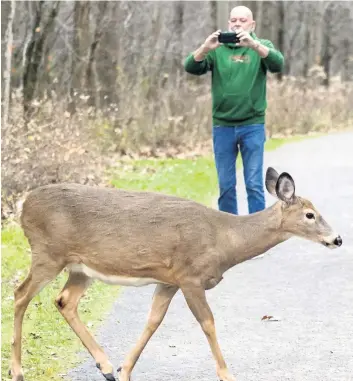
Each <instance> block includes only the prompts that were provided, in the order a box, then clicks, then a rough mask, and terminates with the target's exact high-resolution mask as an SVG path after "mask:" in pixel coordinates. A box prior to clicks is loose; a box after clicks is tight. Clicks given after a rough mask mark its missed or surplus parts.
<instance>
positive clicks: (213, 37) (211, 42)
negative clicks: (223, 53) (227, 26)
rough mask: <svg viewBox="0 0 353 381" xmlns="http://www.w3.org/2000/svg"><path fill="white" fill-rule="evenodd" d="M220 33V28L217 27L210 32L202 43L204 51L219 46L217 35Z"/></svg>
mask: <svg viewBox="0 0 353 381" xmlns="http://www.w3.org/2000/svg"><path fill="white" fill-rule="evenodd" d="M220 34H221V30H220V29H218V30H217V31H215V32H213V33H212V34H210V35H209V36H208V37H207V38H206V40H205V42H204V43H203V44H202V47H203V49H204V50H205V51H206V52H209V51H210V50H214V49H216V48H218V47H219V46H221V45H222V44H221V43H220V42H219V41H218V36H219V35H220Z"/></svg>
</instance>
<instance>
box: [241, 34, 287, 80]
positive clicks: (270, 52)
mask: <svg viewBox="0 0 353 381" xmlns="http://www.w3.org/2000/svg"><path fill="white" fill-rule="evenodd" d="M238 37H239V39H240V41H239V43H237V45H238V46H247V47H249V48H251V49H253V50H255V51H256V52H257V53H258V54H259V56H260V57H261V58H262V61H263V63H264V64H265V66H266V68H267V69H268V70H269V71H270V72H272V73H278V72H281V71H282V70H283V67H284V57H283V54H282V53H281V52H280V51H279V50H277V49H275V47H274V45H273V44H272V42H271V41H268V40H258V39H257V38H256V39H254V38H253V37H252V36H251V35H250V33H249V32H247V31H245V30H241V31H239V32H238Z"/></svg>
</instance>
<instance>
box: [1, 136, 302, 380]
mask: <svg viewBox="0 0 353 381" xmlns="http://www.w3.org/2000/svg"><path fill="white" fill-rule="evenodd" d="M300 139H301V138H300ZM300 139H298V138H294V139H271V140H268V141H267V142H266V150H273V149H275V148H277V147H279V146H281V145H282V144H284V143H286V142H291V141H298V140H300ZM237 165H238V166H240V165H241V160H238V163H237ZM108 175H109V176H110V177H111V182H112V184H113V185H114V186H116V187H117V188H122V189H131V190H146V191H155V192H161V193H165V194H170V195H175V196H179V197H184V198H188V199H191V200H194V201H197V202H200V203H204V204H206V205H211V203H212V200H213V199H214V197H216V195H217V193H218V184H217V173H216V170H215V166H214V160H213V156H212V155H210V156H209V157H200V158H195V159H163V160H161V159H148V160H134V161H128V162H126V161H124V162H120V163H117V166H116V167H114V168H110V169H108ZM1 238H2V268H1V278H2V280H1V282H2V295H1V298H2V321H1V322H2V328H1V329H2V344H1V352H2V373H1V375H2V379H3V380H6V379H7V378H8V375H7V371H8V368H9V359H10V342H11V337H12V332H13V291H14V288H15V286H16V285H17V284H18V283H19V282H20V281H22V280H23V279H24V278H25V277H26V275H27V272H28V270H29V266H30V261H31V259H30V250H29V245H28V243H27V240H26V239H25V237H24V235H23V232H22V230H21V228H20V227H19V226H18V225H16V224H11V225H10V224H9V225H7V226H5V227H4V228H3V229H2V234H1ZM66 279H67V274H66V273H65V272H64V273H62V274H61V275H60V276H59V277H58V278H57V279H56V280H55V281H53V282H52V283H51V284H50V285H48V286H47V287H46V288H45V289H44V290H42V292H41V293H40V294H39V295H37V296H36V297H35V298H34V299H33V301H32V302H31V304H30V306H29V307H28V309H27V312H26V316H25V319H24V326H23V327H24V330H23V359H22V360H23V361H22V364H23V369H24V372H25V377H26V378H27V379H28V380H36V381H44V380H54V381H56V380H61V379H62V378H61V376H60V374H61V373H64V372H65V371H66V370H67V369H69V368H71V367H73V366H74V365H75V364H77V363H78V362H79V360H80V359H79V357H78V355H77V353H78V352H80V351H81V350H85V348H84V347H83V345H82V344H81V341H80V340H79V339H78V338H77V337H76V336H75V334H74V333H73V332H72V331H71V329H70V327H69V326H68V325H67V323H66V322H65V320H64V319H63V318H62V316H61V315H60V313H59V312H58V311H57V310H56V308H55V306H54V303H53V302H54V299H55V297H56V296H57V295H58V293H59V292H60V290H61V289H62V287H63V286H64V284H65V281H66ZM118 292H119V288H118V287H114V286H109V285H105V284H103V283H100V282H96V283H94V284H93V285H92V286H91V287H90V288H89V289H88V291H87V292H86V295H85V296H84V297H83V298H82V300H81V303H80V308H79V312H80V316H81V318H82V320H83V321H84V322H85V323H86V324H87V325H88V326H89V328H90V330H92V331H93V332H94V331H95V328H97V327H98V326H99V324H100V322H101V321H103V320H104V313H105V312H108V311H109V309H110V307H111V305H112V303H113V301H114V300H115V299H116V297H117V295H118ZM93 366H94V363H93V362H92V367H93ZM92 370H93V368H92Z"/></svg>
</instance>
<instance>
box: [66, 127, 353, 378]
mask: <svg viewBox="0 0 353 381" xmlns="http://www.w3.org/2000/svg"><path fill="white" fill-rule="evenodd" d="M266 165H271V166H273V167H275V168H276V169H277V170H278V171H287V172H289V173H290V174H291V175H292V176H293V178H294V180H295V182H296V190H297V194H298V195H301V196H304V197H307V198H310V199H311V200H312V201H313V203H314V205H315V206H316V207H317V208H318V209H319V210H320V211H321V213H322V214H323V215H324V217H325V218H326V220H327V221H328V222H329V223H330V224H331V225H332V226H333V227H334V228H335V229H336V230H337V231H338V232H339V233H340V234H341V236H342V238H343V246H342V247H341V248H340V249H337V250H333V251H331V250H328V249H326V248H325V247H322V246H320V245H317V244H314V243H311V242H308V241H304V240H301V239H296V238H293V239H291V240H289V241H287V242H285V243H283V244H281V245H279V246H277V247H276V248H273V249H272V250H271V251H270V252H269V253H268V254H266V255H265V256H263V257H261V258H258V259H254V260H251V261H247V262H245V263H243V264H240V265H238V266H236V267H234V268H233V269H231V270H229V271H228V272H227V273H226V274H225V279H224V280H223V281H222V282H221V283H220V284H219V285H218V286H217V287H216V288H215V289H213V290H210V291H208V299H209V302H210V305H211V308H212V309H213V311H214V315H215V319H216V324H217V330H218V336H219V341H220V345H221V348H222V350H223V353H224V356H225V358H226V361H227V363H228V365H229V368H230V370H231V371H232V372H233V374H235V375H236V377H237V380H238V381H286V380H290V381H349V380H350V381H353V132H344V133H337V134H333V135H330V136H325V137H320V138H315V139H309V140H305V141H302V142H299V143H292V144H288V145H285V146H283V147H281V148H279V149H277V150H276V151H273V152H269V153H266ZM239 177H240V176H239ZM239 193H240V198H241V201H240V205H239V209H240V213H245V212H246V204H245V195H244V186H243V182H240V184H239ZM267 201H268V203H269V204H272V203H273V202H274V201H275V200H274V198H273V197H272V196H270V195H268V198H267ZM153 289H154V287H153V286H148V287H144V288H139V289H135V288H127V289H125V290H124V292H123V293H122V296H121V297H120V298H119V299H118V300H117V302H116V303H115V305H114V307H113V310H112V312H111V313H110V315H109V316H108V319H107V320H106V322H105V324H104V325H103V327H102V328H101V329H100V331H99V332H98V334H97V338H98V341H99V342H100V343H101V345H102V346H103V347H104V348H105V349H106V351H107V353H108V354H109V356H110V358H111V361H112V362H113V364H114V365H115V366H116V367H118V366H119V365H120V363H121V362H122V360H123V357H124V356H125V354H126V353H127V351H128V350H129V349H130V348H131V346H132V345H133V344H134V343H135V341H136V339H137V337H138V336H139V334H140V332H141V330H142V328H143V325H144V323H145V320H146V315H147V312H148V309H149V305H150V301H151V296H152V293H153ZM264 315H274V316H275V317H278V318H280V320H279V321H273V322H269V321H267V322H266V321H261V317H262V316H264ZM83 356H84V358H83V363H82V365H81V366H80V367H79V368H77V369H74V370H72V371H71V372H70V373H69V376H68V378H67V379H68V380H75V381H83V380H85V381H86V380H91V381H96V380H97V381H103V377H102V376H101V375H100V374H99V372H98V371H97V370H96V369H95V364H94V361H93V359H91V358H90V357H88V356H86V355H83ZM133 380H134V381H159V380H161V381H176V380H178V381H179V380H180V381H182V380H185V381H209V380H214V381H216V380H217V377H216V373H215V368H214V362H213V359H212V357H211V354H210V350H209V347H208V345H207V342H206V339H205V338H204V336H203V333H202V332H201V329H200V328H199V326H198V324H197V323H196V322H195V321H194V318H193V316H192V315H191V312H190V311H189V310H188V308H187V306H186V303H185V301H184V299H183V298H182V295H181V293H180V292H178V294H177V295H176V297H175V298H174V300H173V302H172V304H171V307H170V309H169V311H168V314H167V316H166V318H165V320H164V322H163V324H162V326H161V327H160V329H159V330H158V331H157V333H156V334H155V336H154V337H153V338H152V340H151V341H150V342H149V344H148V346H147V347H146V349H145V351H144V352H143V354H142V356H141V358H140V361H139V362H138V364H137V366H136V367H135V370H134V372H133Z"/></svg>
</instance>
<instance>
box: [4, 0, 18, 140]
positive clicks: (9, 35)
mask: <svg viewBox="0 0 353 381" xmlns="http://www.w3.org/2000/svg"><path fill="white" fill-rule="evenodd" d="M14 16H15V0H11V9H10V12H9V14H8V19H7V28H6V33H5V47H6V51H5V62H4V63H5V65H4V66H5V70H4V95H3V102H2V103H3V128H2V131H3V137H4V135H5V134H6V131H7V121H8V117H9V108H10V91H11V57H12V44H13V32H12V26H13V19H14Z"/></svg>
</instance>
